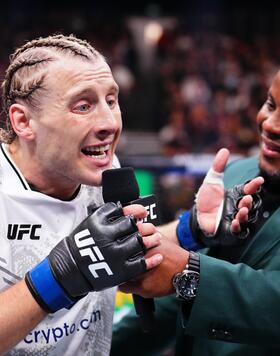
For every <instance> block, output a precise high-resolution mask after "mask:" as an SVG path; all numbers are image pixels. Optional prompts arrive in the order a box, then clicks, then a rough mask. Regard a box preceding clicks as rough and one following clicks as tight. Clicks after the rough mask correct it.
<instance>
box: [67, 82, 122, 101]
mask: <svg viewBox="0 0 280 356" xmlns="http://www.w3.org/2000/svg"><path fill="white" fill-rule="evenodd" d="M94 92H95V90H94V88H91V87H89V88H83V89H77V90H73V91H71V92H70V93H68V94H67V98H68V99H70V100H71V99H73V98H75V97H79V96H83V95H90V94H93V93H94ZM108 92H114V93H115V94H118V93H119V86H118V85H117V84H113V85H111V86H109V87H108Z"/></svg>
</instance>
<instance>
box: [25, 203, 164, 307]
mask: <svg viewBox="0 0 280 356" xmlns="http://www.w3.org/2000/svg"><path fill="white" fill-rule="evenodd" d="M146 216H147V211H146V209H145V208H144V207H143V206H141V205H138V204H133V205H129V206H126V207H124V208H122V205H121V204H120V203H112V202H109V203H106V204H104V205H102V206H101V207H99V208H97V209H96V210H95V211H93V212H92V213H91V214H90V215H89V216H88V217H87V218H86V219H85V220H84V221H83V222H82V223H81V224H80V225H78V226H77V227H76V229H75V230H74V231H73V232H72V233H71V234H70V235H69V236H67V237H65V238H64V239H62V240H61V241H60V242H59V243H58V244H57V245H56V246H55V247H54V248H53V249H52V250H51V252H50V254H49V255H48V256H47V257H46V258H45V259H44V260H43V261H42V262H41V263H39V264H38V265H37V266H35V267H34V268H33V269H32V270H31V271H29V272H28V273H27V274H26V277H25V281H26V284H27V286H28V288H29V290H30V292H31V294H32V295H33V297H34V298H35V300H36V301H37V303H38V304H39V305H40V306H41V307H42V308H43V309H44V310H45V311H47V312H51V313H54V312H56V311H58V310H60V309H62V308H70V307H71V306H72V305H73V304H75V303H76V302H77V301H78V300H79V299H80V298H82V297H84V296H85V295H86V294H87V293H88V292H90V291H100V290H103V289H106V288H110V287H113V286H117V285H120V284H122V283H124V282H127V281H129V280H131V279H133V278H135V277H137V276H139V275H141V274H142V273H144V272H145V271H146V270H149V269H151V268H153V267H155V266H157V265H158V264H159V263H160V262H161V260H162V256H161V255H160V254H153V256H150V257H149V258H145V253H146V250H147V249H149V248H151V247H155V246H158V245H159V244H160V233H159V232H157V231H156V228H155V227H154V225H152V224H145V223H144V224H142V223H137V224H136V222H135V221H136V220H137V219H144V218H145V217H146Z"/></svg>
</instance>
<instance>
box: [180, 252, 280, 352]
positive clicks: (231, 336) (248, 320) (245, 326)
mask: <svg viewBox="0 0 280 356" xmlns="http://www.w3.org/2000/svg"><path fill="white" fill-rule="evenodd" d="M267 259H269V260H270V262H269V263H268V265H267V266H266V269H265V270H264V269H262V268H261V266H259V267H258V268H259V269H253V268H251V267H249V266H248V265H246V264H242V263H239V264H236V265H233V264H231V263H228V262H226V261H222V260H218V259H215V258H213V257H209V256H205V255H201V264H200V281H199V287H198V290H197V295H196V298H195V302H194V304H193V307H192V311H191V314H190V315H186V316H185V317H184V315H183V323H184V326H185V333H187V334H190V335H193V336H199V337H205V338H212V339H220V340H224V341H228V342H238V343H247V344H262V345H264V344H268V345H276V344H278V345H279V342H280V341H279V335H280V254H279V252H278V253H274V255H272V254H271V255H270V256H268V257H267ZM266 263H267V261H266ZM214 331H215V332H214Z"/></svg>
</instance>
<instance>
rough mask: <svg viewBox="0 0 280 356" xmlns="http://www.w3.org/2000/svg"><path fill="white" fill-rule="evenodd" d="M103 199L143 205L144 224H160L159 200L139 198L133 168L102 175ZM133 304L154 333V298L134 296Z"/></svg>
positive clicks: (141, 318)
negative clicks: (144, 209)
mask: <svg viewBox="0 0 280 356" xmlns="http://www.w3.org/2000/svg"><path fill="white" fill-rule="evenodd" d="M102 185H103V199H104V202H105V203H107V202H118V201H120V202H121V203H122V205H123V206H127V205H130V204H141V205H143V206H144V207H145V208H146V210H147V212H148V216H147V217H146V218H145V219H143V221H144V222H151V223H152V224H154V225H159V224H160V216H159V209H158V204H157V199H156V196H155V195H154V194H151V195H147V196H144V197H139V195H140V192H139V186H138V183H137V179H136V177H135V174H134V170H133V168H131V167H124V168H118V169H108V170H106V171H104V172H103V174H102ZM132 296H133V302H134V307H135V311H136V313H137V315H138V316H139V318H140V322H141V327H142V330H143V331H144V332H150V331H152V329H153V327H154V323H155V318H154V311H155V304H154V299H153V298H144V297H141V296H140V295H136V294H133V295H132Z"/></svg>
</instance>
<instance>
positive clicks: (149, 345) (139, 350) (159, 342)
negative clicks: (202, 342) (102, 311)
mask: <svg viewBox="0 0 280 356" xmlns="http://www.w3.org/2000/svg"><path fill="white" fill-rule="evenodd" d="M178 308H179V303H178V301H177V300H176V298H175V297H174V296H167V297H162V298H157V299H155V320H156V323H155V327H154V331H152V332H149V333H144V332H143V331H142V330H141V327H140V323H139V317H138V316H137V315H136V314H135V311H134V308H132V310H131V311H130V313H129V314H128V315H126V316H125V317H124V318H123V319H121V320H120V321H119V322H118V323H116V324H114V325H113V339H112V347H111V353H110V356H120V355H133V356H157V355H160V354H161V352H162V351H163V350H165V349H167V348H168V347H170V346H171V345H172V344H174V343H175V329H176V320H177V316H178Z"/></svg>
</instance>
